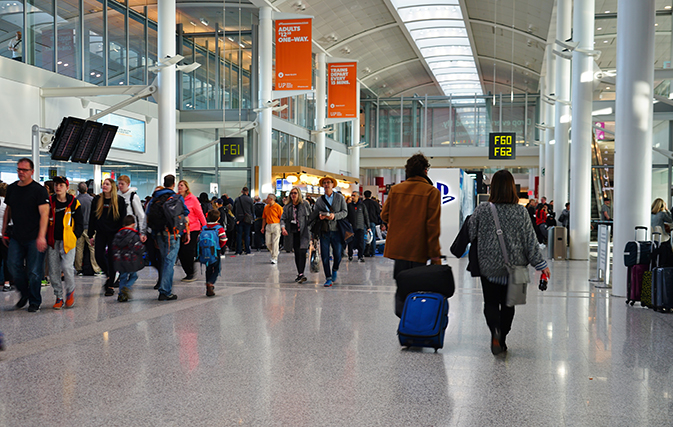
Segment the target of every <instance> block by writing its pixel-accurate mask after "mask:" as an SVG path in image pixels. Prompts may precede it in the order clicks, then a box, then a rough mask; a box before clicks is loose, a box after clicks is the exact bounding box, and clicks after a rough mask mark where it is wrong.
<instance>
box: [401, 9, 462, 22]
mask: <svg viewBox="0 0 673 427" xmlns="http://www.w3.org/2000/svg"><path fill="white" fill-rule="evenodd" d="M397 12H398V13H399V14H400V18H402V21H404V22H408V21H425V20H428V19H463V14H462V13H461V12H460V7H459V6H419V7H406V8H403V9H398V10H397Z"/></svg>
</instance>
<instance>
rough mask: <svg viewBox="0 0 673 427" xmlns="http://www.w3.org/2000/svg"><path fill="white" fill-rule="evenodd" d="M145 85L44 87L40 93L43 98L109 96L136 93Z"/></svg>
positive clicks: (144, 87)
mask: <svg viewBox="0 0 673 427" xmlns="http://www.w3.org/2000/svg"><path fill="white" fill-rule="evenodd" d="M146 88H147V86H144V85H132V86H88V87H43V88H41V89H40V95H41V96H42V97H43V98H62V97H71V96H109V95H136V94H137V93H139V92H141V91H142V90H144V89H146Z"/></svg>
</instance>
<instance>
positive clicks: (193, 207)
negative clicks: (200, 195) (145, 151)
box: [178, 179, 206, 282]
mask: <svg viewBox="0 0 673 427" xmlns="http://www.w3.org/2000/svg"><path fill="white" fill-rule="evenodd" d="M178 194H179V195H181V196H182V198H183V199H185V205H187V209H189V215H188V218H189V230H190V231H189V235H190V236H189V243H185V242H186V239H184V238H183V239H182V243H181V244H180V250H179V251H178V258H179V259H180V265H181V266H182V270H183V271H184V272H185V277H184V278H183V279H182V281H183V282H193V281H195V280H196V278H195V277H194V258H195V257H196V246H197V245H198V243H199V233H201V229H202V228H203V227H205V226H206V217H205V215H203V210H202V209H201V203H200V202H199V199H197V198H196V196H195V195H194V194H193V193H192V192H191V191H189V183H188V182H187V181H185V180H184V179H183V180H180V182H178Z"/></svg>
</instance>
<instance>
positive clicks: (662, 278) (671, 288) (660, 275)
mask: <svg viewBox="0 0 673 427" xmlns="http://www.w3.org/2000/svg"><path fill="white" fill-rule="evenodd" d="M652 308H653V309H655V310H657V311H671V310H673V268H672V267H666V268H655V269H654V270H653V271H652Z"/></svg>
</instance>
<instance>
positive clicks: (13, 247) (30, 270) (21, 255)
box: [7, 239, 44, 307]
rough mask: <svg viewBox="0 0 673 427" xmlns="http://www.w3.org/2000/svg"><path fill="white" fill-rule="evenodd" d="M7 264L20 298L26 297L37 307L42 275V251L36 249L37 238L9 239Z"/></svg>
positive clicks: (40, 302) (39, 301) (40, 299)
mask: <svg viewBox="0 0 673 427" xmlns="http://www.w3.org/2000/svg"><path fill="white" fill-rule="evenodd" d="M24 262H25V265H24ZM7 264H8V265H9V272H10V273H11V274H12V277H13V278H14V286H16V289H18V290H19V292H21V298H28V303H29V304H31V305H36V306H38V307H39V306H40V304H42V295H41V294H40V292H41V289H42V278H43V277H44V252H40V251H38V250H37V240H28V241H19V240H15V239H10V241H9V253H8V254H7Z"/></svg>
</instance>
